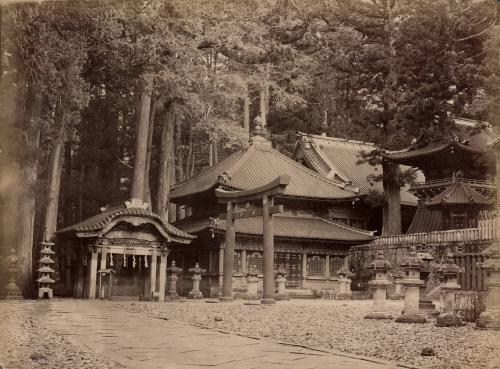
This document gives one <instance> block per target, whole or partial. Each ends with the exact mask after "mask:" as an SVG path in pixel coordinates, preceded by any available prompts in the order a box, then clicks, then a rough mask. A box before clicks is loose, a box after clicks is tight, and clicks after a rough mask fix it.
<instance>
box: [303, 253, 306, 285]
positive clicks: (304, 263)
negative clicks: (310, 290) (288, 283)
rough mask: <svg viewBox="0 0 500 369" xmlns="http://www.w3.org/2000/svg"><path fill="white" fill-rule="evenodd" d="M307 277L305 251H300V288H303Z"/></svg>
mask: <svg viewBox="0 0 500 369" xmlns="http://www.w3.org/2000/svg"><path fill="white" fill-rule="evenodd" d="M306 277H307V253H306V252H303V253H302V288H304V285H305V281H306Z"/></svg>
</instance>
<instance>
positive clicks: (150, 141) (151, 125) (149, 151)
mask: <svg viewBox="0 0 500 369" xmlns="http://www.w3.org/2000/svg"><path fill="white" fill-rule="evenodd" d="M155 110H156V99H155V98H154V96H153V97H152V98H151V112H150V113H149V128H148V148H147V152H146V168H145V170H144V173H145V174H144V201H146V202H147V203H148V204H149V208H150V209H153V203H152V199H151V186H150V175H149V171H150V168H151V154H152V151H153V133H154V128H155Z"/></svg>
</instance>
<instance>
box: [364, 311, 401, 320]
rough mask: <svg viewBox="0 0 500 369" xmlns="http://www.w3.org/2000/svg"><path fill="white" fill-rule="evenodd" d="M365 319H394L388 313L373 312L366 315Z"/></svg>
mask: <svg viewBox="0 0 500 369" xmlns="http://www.w3.org/2000/svg"><path fill="white" fill-rule="evenodd" d="M365 319H394V317H393V316H392V314H391V313H390V312H388V311H372V312H371V313H369V314H366V315H365Z"/></svg>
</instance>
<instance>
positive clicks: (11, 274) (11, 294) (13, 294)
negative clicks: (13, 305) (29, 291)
mask: <svg viewBox="0 0 500 369" xmlns="http://www.w3.org/2000/svg"><path fill="white" fill-rule="evenodd" d="M6 260H7V284H6V285H5V287H4V290H3V293H2V296H1V297H0V299H2V300H22V299H23V295H22V293H21V290H20V289H19V287H17V285H16V277H17V272H18V271H19V258H18V257H17V255H16V250H14V249H10V253H9V256H8V257H7V258H6Z"/></svg>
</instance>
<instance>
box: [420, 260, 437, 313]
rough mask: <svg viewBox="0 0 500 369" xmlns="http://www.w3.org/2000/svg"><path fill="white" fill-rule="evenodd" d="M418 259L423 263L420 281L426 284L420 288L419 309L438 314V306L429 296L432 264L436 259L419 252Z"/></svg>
mask: <svg viewBox="0 0 500 369" xmlns="http://www.w3.org/2000/svg"><path fill="white" fill-rule="evenodd" d="M417 257H418V258H419V259H421V260H422V261H423V263H422V268H421V269H420V279H421V280H422V281H423V282H424V284H423V285H421V286H420V294H419V296H420V297H419V308H420V310H423V311H427V312H428V313H434V312H436V306H435V305H434V303H433V302H432V300H431V298H430V297H429V296H428V295H427V283H428V281H429V276H430V274H431V272H432V262H433V260H434V257H433V256H432V255H431V254H430V253H429V252H426V251H424V252H417Z"/></svg>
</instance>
